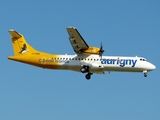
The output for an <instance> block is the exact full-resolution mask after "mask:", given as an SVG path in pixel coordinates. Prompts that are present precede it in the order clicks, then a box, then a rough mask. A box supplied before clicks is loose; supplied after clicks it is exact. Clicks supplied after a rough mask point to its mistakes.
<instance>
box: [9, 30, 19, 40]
mask: <svg viewBox="0 0 160 120" xmlns="http://www.w3.org/2000/svg"><path fill="white" fill-rule="evenodd" d="M8 32H9V33H10V35H11V37H12V38H20V37H22V35H21V34H20V33H18V32H16V31H15V30H8Z"/></svg>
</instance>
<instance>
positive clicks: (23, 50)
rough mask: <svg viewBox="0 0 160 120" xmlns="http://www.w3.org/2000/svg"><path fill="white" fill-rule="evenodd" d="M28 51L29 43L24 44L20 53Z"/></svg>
mask: <svg viewBox="0 0 160 120" xmlns="http://www.w3.org/2000/svg"><path fill="white" fill-rule="evenodd" d="M26 52H28V50H27V45H26V44H23V47H22V48H21V51H20V52H19V53H20V54H23V53H26Z"/></svg>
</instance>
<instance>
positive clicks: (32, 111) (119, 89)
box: [0, 0, 160, 120]
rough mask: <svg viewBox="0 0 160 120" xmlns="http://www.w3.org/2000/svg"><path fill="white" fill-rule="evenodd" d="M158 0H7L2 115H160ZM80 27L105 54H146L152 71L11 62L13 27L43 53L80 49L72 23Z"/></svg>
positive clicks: (84, 118) (51, 119) (143, 118)
mask: <svg viewBox="0 0 160 120" xmlns="http://www.w3.org/2000/svg"><path fill="white" fill-rule="evenodd" d="M159 6H160V1H159V0H152V1H150V0H134V1H132V0H122V1H118V0H100V1H96V0H81V1H74V0H68V1H62V0H59V1H54V0H45V1H43V2H42V1H36V0H35V1H33V0H32V1H31V0H28V1H22V0H16V1H9V0H5V1H3V2H1V4H0V15H1V19H0V22H1V27H0V34H1V35H0V41H1V44H0V48H1V49H0V53H1V64H0V67H1V75H0V120H10V119H12V120H22V119H23V120H64V119H65V120H75V119H76V120H98V119H99V120H106V119H108V120H120V119H121V120H151V119H152V120H159V119H160V77H159V66H160V63H159V58H160V53H159V40H160V22H159V21H160V7H159ZM68 26H74V27H76V28H77V29H78V30H79V32H80V33H81V35H82V36H83V38H84V39H85V40H86V42H87V43H88V44H89V45H91V46H97V47H98V46H100V44H101V42H102V43H103V46H104V49H105V53H104V55H116V56H121V55H122V56H136V55H137V56H143V57H145V58H146V59H148V61H150V62H152V63H153V64H155V65H156V67H157V69H156V70H155V71H153V72H150V73H149V74H148V77H147V78H144V77H143V74H142V73H114V72H111V73H110V74H108V73H106V74H105V75H97V74H94V75H93V76H92V79H91V80H90V81H87V80H86V79H85V77H84V74H82V73H76V72H72V71H56V70H44V69H41V68H37V67H33V66H29V65H25V64H22V63H17V62H14V61H9V60H8V59H7V56H9V55H13V49H12V45H11V39H10V36H9V34H8V32H7V30H8V29H15V30H16V31H18V32H20V33H22V34H23V35H24V36H25V38H26V40H27V42H28V43H29V44H31V45H32V46H33V47H34V48H36V49H37V50H40V51H44V52H49V53H56V54H65V53H67V54H75V53H74V51H73V50H72V47H71V45H70V43H69V40H68V33H67V31H66V27H68Z"/></svg>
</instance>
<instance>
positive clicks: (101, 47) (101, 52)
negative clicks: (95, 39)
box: [99, 42, 104, 59]
mask: <svg viewBox="0 0 160 120" xmlns="http://www.w3.org/2000/svg"><path fill="white" fill-rule="evenodd" d="M103 53H104V50H103V45H102V42H101V46H100V50H99V56H100V57H101V59H102V54H103Z"/></svg>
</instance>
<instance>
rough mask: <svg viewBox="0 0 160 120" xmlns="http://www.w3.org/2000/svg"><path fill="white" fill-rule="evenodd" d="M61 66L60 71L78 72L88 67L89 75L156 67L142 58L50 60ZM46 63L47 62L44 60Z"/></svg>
mask: <svg viewBox="0 0 160 120" xmlns="http://www.w3.org/2000/svg"><path fill="white" fill-rule="evenodd" d="M52 59H54V61H56V62H58V63H59V65H60V66H61V67H60V69H69V70H74V71H78V72H80V68H81V67H82V66H84V65H86V66H89V67H90V72H91V73H100V74H102V73H104V72H105V71H122V72H123V71H125V72H143V71H151V70H154V69H155V68H156V67H155V66H154V65H153V64H152V63H150V62H148V61H147V60H146V59H145V58H142V57H122V56H102V58H101V57H100V56H99V55H87V54H83V55H59V58H52ZM46 62H49V61H47V60H46Z"/></svg>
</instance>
